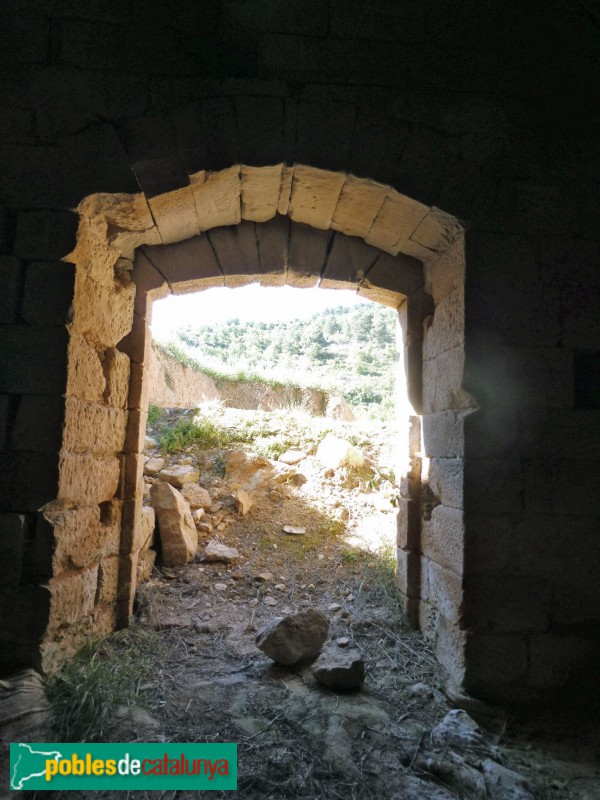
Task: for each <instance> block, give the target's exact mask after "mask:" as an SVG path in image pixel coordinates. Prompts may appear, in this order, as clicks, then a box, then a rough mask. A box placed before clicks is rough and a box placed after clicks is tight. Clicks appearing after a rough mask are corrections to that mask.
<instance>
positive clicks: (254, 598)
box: [248, 597, 258, 608]
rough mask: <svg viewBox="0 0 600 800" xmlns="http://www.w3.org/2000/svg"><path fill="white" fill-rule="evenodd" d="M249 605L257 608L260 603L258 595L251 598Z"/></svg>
mask: <svg viewBox="0 0 600 800" xmlns="http://www.w3.org/2000/svg"><path fill="white" fill-rule="evenodd" d="M248 605H249V606H250V608H256V606H257V605H258V597H253V598H252V600H250V602H249V603H248Z"/></svg>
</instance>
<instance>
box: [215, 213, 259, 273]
mask: <svg viewBox="0 0 600 800" xmlns="http://www.w3.org/2000/svg"><path fill="white" fill-rule="evenodd" d="M207 236H208V239H209V241H210V244H211V246H212V249H213V251H214V254H215V256H216V260H217V262H218V266H219V267H220V270H221V272H222V273H223V275H224V280H225V286H231V287H235V286H242V285H243V284H245V283H251V282H253V281H256V280H260V274H261V271H260V259H259V255H258V245H257V240H256V225H255V224H254V222H240V223H239V224H238V225H236V226H235V227H234V228H216V229H213V230H211V231H209V232H208V234H207ZM211 271H212V268H211Z"/></svg>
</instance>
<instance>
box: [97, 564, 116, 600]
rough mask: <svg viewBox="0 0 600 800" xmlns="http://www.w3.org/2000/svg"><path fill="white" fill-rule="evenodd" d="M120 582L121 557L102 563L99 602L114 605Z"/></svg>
mask: <svg viewBox="0 0 600 800" xmlns="http://www.w3.org/2000/svg"><path fill="white" fill-rule="evenodd" d="M118 581H119V557H118V556H111V557H110V558H105V559H103V560H102V561H101V562H100V565H99V567H98V592H97V602H99V603H114V602H115V600H116V597H117V587H118Z"/></svg>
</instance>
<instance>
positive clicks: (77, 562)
mask: <svg viewBox="0 0 600 800" xmlns="http://www.w3.org/2000/svg"><path fill="white" fill-rule="evenodd" d="M79 212H80V216H81V223H80V230H79V236H78V242H77V247H76V249H75V251H74V253H73V254H72V255H71V256H70V259H71V260H72V261H74V262H75V264H76V267H77V271H76V282H75V298H74V303H73V319H72V322H71V325H70V337H71V338H70V346H69V379H68V386H67V406H66V419H65V430H64V437H63V447H62V450H61V458H60V481H59V495H58V499H57V501H56V502H55V503H51V504H49V505H48V506H47V507H46V510H45V517H46V519H47V520H48V521H49V522H50V523H51V524H52V525H53V528H54V537H55V540H56V542H57V547H56V553H58V554H59V555H61V554H62V555H61V557H56V556H55V561H54V577H53V578H52V579H51V581H50V589H51V612H50V624H49V626H48V628H47V631H46V634H45V639H44V644H43V647H42V649H43V652H44V656H45V661H46V664H47V665H48V666H52V665H53V664H55V663H59V662H60V661H61V660H62V659H64V658H65V657H68V655H69V654H70V652H72V651H73V650H74V649H76V648H77V647H78V646H79V645H80V644H81V643H82V642H83V641H84V640H85V639H87V638H89V637H91V636H94V635H96V634H97V633H101V632H106V631H107V630H111V629H113V628H114V627H117V626H122V625H125V624H127V622H128V619H129V615H130V612H131V607H132V602H133V595H134V591H135V573H136V566H137V553H138V550H139V545H140V542H139V521H140V516H141V499H142V492H141V474H142V467H143V456H142V453H141V451H142V439H143V435H144V432H145V427H146V411H147V398H146V396H145V383H144V364H145V361H146V357H147V352H148V348H149V344H150V337H149V335H148V323H149V321H150V313H151V305H152V301H153V300H154V299H156V298H157V297H161V296H164V295H165V294H168V293H169V292H170V291H172V292H175V293H184V292H190V291H197V290H199V289H203V288H208V287H210V286H216V285H227V286H238V285H242V284H243V283H249V282H255V281H258V282H260V283H262V284H263V285H268V286H273V285H283V284H288V285H292V286H300V287H302V286H312V285H316V284H317V283H318V284H319V285H321V286H323V287H333V288H335V287H340V288H341V287H344V288H349V287H353V288H355V289H356V291H358V292H359V293H360V294H363V295H365V296H367V297H369V298H370V299H373V300H376V301H378V302H382V303H384V304H386V305H389V306H392V307H394V308H397V309H398V312H399V317H400V321H401V325H402V328H403V334H404V345H405V346H404V368H405V373H406V377H407V393H408V396H409V399H410V402H411V404H412V407H413V409H414V415H413V416H412V417H411V425H410V435H409V436H408V435H407V439H408V441H407V448H408V450H407V464H408V468H407V472H406V475H405V476H404V480H403V490H402V495H403V496H402V498H401V500H400V513H399V516H398V542H397V544H398V548H397V552H398V570H397V575H398V585H399V587H400V589H401V591H402V592H403V594H404V596H405V598H406V609H407V612H408V613H409V616H410V617H411V619H412V620H413V621H414V623H415V624H418V625H420V626H421V627H423V628H426V629H427V630H428V631H429V634H430V636H431V637H432V640H433V643H434V646H435V648H436V651H437V652H438V655H439V657H440V660H441V661H442V663H444V665H445V666H446V667H447V668H448V669H449V670H450V671H451V672H452V673H453V675H454V677H455V678H456V679H457V680H458V681H459V682H460V680H461V679H462V670H463V655H464V634H463V632H462V631H461V628H460V620H461V603H462V548H463V524H462V510H461V503H462V498H461V497H460V494H461V491H460V490H461V487H462V449H461V448H462V417H463V415H464V413H466V412H467V411H468V410H469V409H470V408H471V407H472V405H473V403H472V400H471V399H470V398H469V396H468V395H467V394H466V393H465V392H464V391H463V390H462V388H461V383H462V367H463V360H464V323H463V319H464V310H463V297H464V289H463V282H464V247H463V238H462V229H461V226H460V224H459V223H458V222H457V220H456V219H455V218H453V217H451V216H449V215H446V214H444V213H443V212H441V211H439V210H438V209H435V208H427V207H426V206H424V205H422V204H420V203H417V202H415V201H412V200H410V199H409V198H407V197H404V196H403V195H401V194H399V193H398V192H397V191H395V190H394V189H392V188H390V187H388V186H384V185H382V184H378V183H375V182H373V181H368V180H364V179H358V178H355V177H354V176H352V175H347V174H344V173H334V172H328V171H325V170H319V169H314V168H311V167H306V166H303V165H295V166H294V167H287V166H285V165H282V164H280V165H277V166H274V167H245V166H243V165H236V166H233V167H231V168H228V169H226V170H223V171H221V172H216V173H206V172H201V173H197V174H196V175H194V176H191V183H190V185H189V186H186V187H184V188H182V189H179V190H176V191H174V192H169V193H166V194H164V195H159V196H157V197H154V198H151V199H148V200H147V199H146V198H145V196H144V195H133V196H132V195H92V196H90V197H88V198H87V199H86V200H85V201H83V203H82V204H81V205H80V208H79ZM425 438H426V439H427V440H428V445H427V448H426V452H427V456H428V457H427V458H426V457H425V452H424V439H425ZM429 456H433V457H434V458H432V460H431V463H430V460H429ZM436 457H439V459H440V461H439V462H438V461H437V458H436ZM449 460H450V461H452V462H453V463H452V464H451V469H450V471H448V469H446V470H444V469H443V468H442V466H441V464H442V462H443V463H444V464H446V462H448V461H449ZM423 477H424V479H425V482H424V483H423V481H422V478H423ZM434 507H435V510H434ZM85 531H88V532H90V531H93V535H90V534H89V533H88V535H87V536H86V534H85ZM75 542H76V543H77V544H74V543H75Z"/></svg>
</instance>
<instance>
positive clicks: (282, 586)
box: [274, 583, 287, 592]
mask: <svg viewBox="0 0 600 800" xmlns="http://www.w3.org/2000/svg"><path fill="white" fill-rule="evenodd" d="M274 588H275V589H277V591H278V592H285V591H286V590H287V586H286V585H285V583H276V584H275V587H274Z"/></svg>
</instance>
